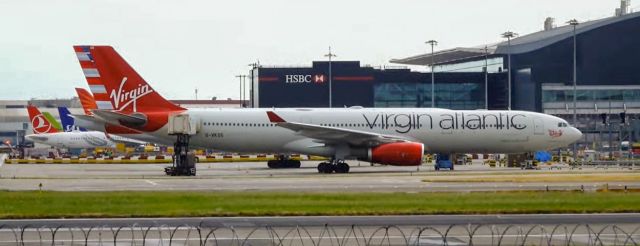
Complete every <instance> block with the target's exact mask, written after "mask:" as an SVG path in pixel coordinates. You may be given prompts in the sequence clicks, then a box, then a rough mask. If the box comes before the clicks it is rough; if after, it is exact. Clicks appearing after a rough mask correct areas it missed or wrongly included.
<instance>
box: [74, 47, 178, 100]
mask: <svg viewBox="0 0 640 246" xmlns="http://www.w3.org/2000/svg"><path fill="white" fill-rule="evenodd" d="M73 49H74V50H75V52H76V55H77V57H78V60H79V62H80V67H82V72H83V73H84V76H85V78H86V79H87V82H88V83H89V87H90V88H89V89H90V90H91V93H93V96H94V98H95V101H96V104H97V106H98V109H106V110H116V111H121V112H166V111H182V110H185V109H184V108H181V107H180V106H177V105H175V104H173V103H171V102H169V101H168V100H166V99H164V98H163V97H162V96H161V95H160V94H158V93H157V92H156V91H155V90H154V89H153V88H152V87H151V85H149V84H148V83H147V82H146V81H145V80H144V79H143V78H142V77H141V76H140V75H139V74H138V73H137V72H136V71H135V70H134V69H133V68H132V67H131V66H129V64H128V63H127V62H126V61H125V60H124V59H123V58H122V57H121V56H120V55H119V54H118V52H116V51H115V50H114V49H113V47H111V46H74V47H73Z"/></svg>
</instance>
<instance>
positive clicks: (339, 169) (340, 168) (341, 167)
mask: <svg viewBox="0 0 640 246" xmlns="http://www.w3.org/2000/svg"><path fill="white" fill-rule="evenodd" d="M335 169H336V173H348V172H349V164H347V163H344V162H341V163H338V165H336V166H335Z"/></svg>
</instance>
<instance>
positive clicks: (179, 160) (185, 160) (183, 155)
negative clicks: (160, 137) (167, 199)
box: [164, 134, 196, 176]
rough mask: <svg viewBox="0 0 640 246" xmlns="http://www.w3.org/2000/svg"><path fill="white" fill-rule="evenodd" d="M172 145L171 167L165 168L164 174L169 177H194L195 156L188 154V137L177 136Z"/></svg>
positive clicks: (185, 135)
mask: <svg viewBox="0 0 640 246" xmlns="http://www.w3.org/2000/svg"><path fill="white" fill-rule="evenodd" d="M176 136H177V140H176V143H175V144H174V145H173V151H174V152H173V165H172V166H170V167H165V168H164V172H165V173H166V174H167V175H170V176H196V156H195V154H193V153H189V135H187V134H177V135H176Z"/></svg>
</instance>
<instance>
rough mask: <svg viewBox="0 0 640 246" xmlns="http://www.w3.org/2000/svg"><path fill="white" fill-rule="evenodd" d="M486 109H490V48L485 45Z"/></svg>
mask: <svg viewBox="0 0 640 246" xmlns="http://www.w3.org/2000/svg"><path fill="white" fill-rule="evenodd" d="M484 109H487V110H488V109H489V49H488V48H487V46H486V45H485V46H484Z"/></svg>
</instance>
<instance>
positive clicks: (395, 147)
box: [369, 142, 424, 166]
mask: <svg viewBox="0 0 640 246" xmlns="http://www.w3.org/2000/svg"><path fill="white" fill-rule="evenodd" d="M423 157H424V144H422V143H415V142H398V143H388V144H383V145H379V146H376V147H374V148H371V149H370V150H369V159H370V160H371V161H372V162H376V163H380V164H387V165H393V166H418V165H420V164H422V158H423Z"/></svg>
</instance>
